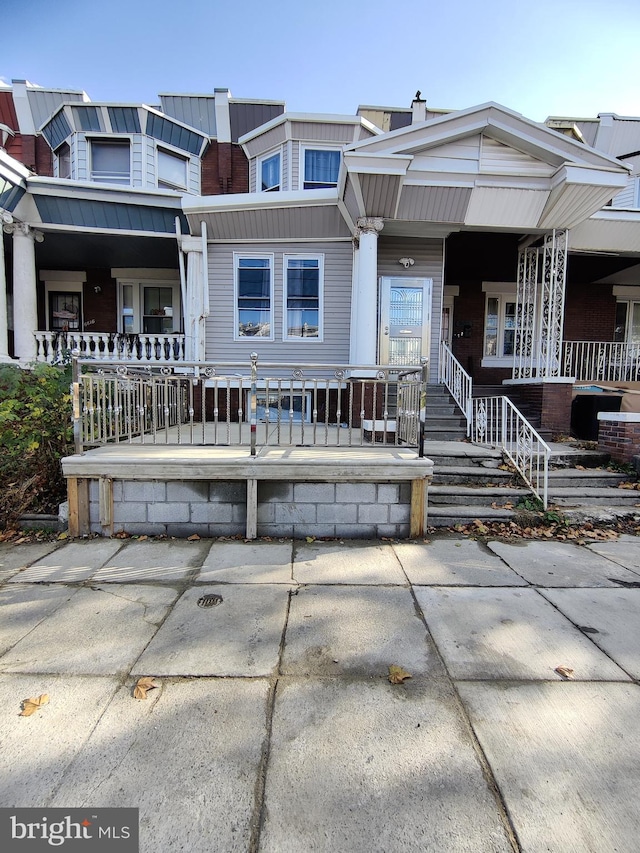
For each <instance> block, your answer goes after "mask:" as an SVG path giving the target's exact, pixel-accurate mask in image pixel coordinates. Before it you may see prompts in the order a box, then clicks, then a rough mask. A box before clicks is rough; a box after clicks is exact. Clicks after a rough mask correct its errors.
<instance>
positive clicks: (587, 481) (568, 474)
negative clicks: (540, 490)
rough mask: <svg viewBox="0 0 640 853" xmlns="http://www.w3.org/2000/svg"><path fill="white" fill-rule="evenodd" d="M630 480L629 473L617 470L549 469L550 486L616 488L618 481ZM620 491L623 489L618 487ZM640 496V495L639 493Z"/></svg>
mask: <svg viewBox="0 0 640 853" xmlns="http://www.w3.org/2000/svg"><path fill="white" fill-rule="evenodd" d="M628 480H629V475H628V474H620V473H618V472H616V471H600V470H598V469H595V468H588V469H586V470H585V471H579V470H576V469H575V468H564V469H558V470H552V471H549V488H550V489H552V488H553V489H555V488H572V487H573V488H581V489H585V488H586V489H594V488H605V487H607V486H608V487H610V488H615V487H616V486H617V485H618V483H625V482H627V481H628ZM618 491H622V490H621V489H618ZM639 497H640V495H639Z"/></svg>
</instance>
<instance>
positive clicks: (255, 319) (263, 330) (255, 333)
mask: <svg viewBox="0 0 640 853" xmlns="http://www.w3.org/2000/svg"><path fill="white" fill-rule="evenodd" d="M272 271H273V258H272V257H270V256H267V257H262V258H257V257H249V258H247V257H236V276H235V283H236V287H235V289H236V339H239V338H245V337H260V338H271V336H272V329H273V317H272V312H273V308H272V306H273V295H272V281H273V276H272Z"/></svg>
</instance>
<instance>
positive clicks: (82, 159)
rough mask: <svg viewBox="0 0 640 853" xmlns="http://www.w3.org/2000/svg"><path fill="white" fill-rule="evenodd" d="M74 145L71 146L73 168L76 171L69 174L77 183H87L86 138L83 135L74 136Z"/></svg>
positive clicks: (88, 177) (87, 152)
mask: <svg viewBox="0 0 640 853" xmlns="http://www.w3.org/2000/svg"><path fill="white" fill-rule="evenodd" d="M75 143H76V144H75V145H72V146H71V149H72V151H75V167H76V171H75V173H74V172H71V174H72V175H73V176H74V177H75V179H76V180H78V181H88V180H89V179H90V176H89V145H88V143H87V137H86V136H85V135H84V134H83V133H76V134H75Z"/></svg>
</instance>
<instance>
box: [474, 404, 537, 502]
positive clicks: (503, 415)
mask: <svg viewBox="0 0 640 853" xmlns="http://www.w3.org/2000/svg"><path fill="white" fill-rule="evenodd" d="M472 441H473V442H474V443H475V444H484V445H489V446H490V447H498V448H500V449H501V450H502V452H503V453H504V454H505V455H506V456H507V458H508V459H509V460H510V461H511V462H512V463H513V465H514V466H515V468H516V470H517V471H518V473H519V474H520V476H521V477H522V479H523V480H524V481H525V483H527V485H528V486H529V487H530V488H531V491H532V492H533V493H534V494H535V496H536V497H537V498H538V499H539V500H541V501H542V505H543V508H544V509H546V508H547V495H548V481H549V457H550V456H551V448H550V447H549V445H548V444H547V443H546V441H544V439H543V438H541V437H540V436H539V435H538V433H537V432H536V431H535V429H534V428H533V427H532V426H531V424H530V423H529V421H528V420H527V419H526V418H525V417H523V415H522V414H521V413H520V412H519V411H518V409H517V408H516V407H515V406H514V405H513V403H512V402H511V400H509V398H508V397H475V398H474V400H473V428H472Z"/></svg>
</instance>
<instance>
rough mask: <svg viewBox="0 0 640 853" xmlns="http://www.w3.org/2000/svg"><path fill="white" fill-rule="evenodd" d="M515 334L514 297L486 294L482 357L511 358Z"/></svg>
mask: <svg viewBox="0 0 640 853" xmlns="http://www.w3.org/2000/svg"><path fill="white" fill-rule="evenodd" d="M515 334H516V298H515V295H512V294H507V293H487V301H486V307H485V313H484V348H483V355H484V357H485V358H503V357H511V356H513V353H514V346H515Z"/></svg>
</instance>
